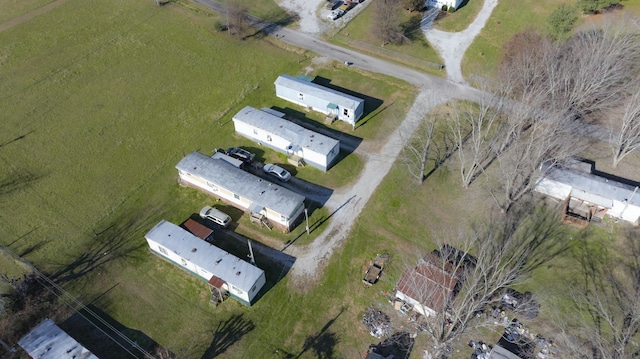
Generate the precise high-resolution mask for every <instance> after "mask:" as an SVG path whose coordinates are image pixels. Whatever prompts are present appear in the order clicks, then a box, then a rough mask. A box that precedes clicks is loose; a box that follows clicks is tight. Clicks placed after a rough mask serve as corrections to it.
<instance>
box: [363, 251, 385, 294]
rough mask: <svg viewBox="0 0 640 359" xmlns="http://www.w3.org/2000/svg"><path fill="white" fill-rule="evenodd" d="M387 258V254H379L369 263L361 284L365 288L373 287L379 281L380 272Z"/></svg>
mask: <svg viewBox="0 0 640 359" xmlns="http://www.w3.org/2000/svg"><path fill="white" fill-rule="evenodd" d="M388 258H389V255H388V254H381V255H379V256H377V257H376V258H375V259H374V260H372V261H371V263H370V264H369V268H368V269H367V271H366V272H365V273H364V278H363V279H362V283H364V285H365V286H366V287H370V286H372V285H374V284H375V283H376V282H377V281H378V279H380V275H382V270H383V269H384V263H385V262H386V261H387V259H388Z"/></svg>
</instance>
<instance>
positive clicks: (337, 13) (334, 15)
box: [327, 9, 344, 20]
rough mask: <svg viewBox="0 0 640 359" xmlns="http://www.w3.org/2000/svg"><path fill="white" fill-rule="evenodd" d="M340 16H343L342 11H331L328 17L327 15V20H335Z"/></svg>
mask: <svg viewBox="0 0 640 359" xmlns="http://www.w3.org/2000/svg"><path fill="white" fill-rule="evenodd" d="M342 15H344V11H342V10H340V9H336V10H333V11H332V12H331V13H330V14H329V15H327V18H329V19H331V20H335V19H337V18H339V17H340V16H342Z"/></svg>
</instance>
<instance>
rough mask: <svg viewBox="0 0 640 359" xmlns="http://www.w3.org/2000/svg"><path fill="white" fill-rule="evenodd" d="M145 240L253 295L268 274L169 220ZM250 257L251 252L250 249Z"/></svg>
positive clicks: (151, 232) (155, 228)
mask: <svg viewBox="0 0 640 359" xmlns="http://www.w3.org/2000/svg"><path fill="white" fill-rule="evenodd" d="M145 238H147V239H149V240H152V241H154V242H156V243H158V244H160V245H161V246H163V247H165V248H167V249H168V250H170V251H171V252H174V253H175V254H177V255H179V256H180V257H182V258H184V259H186V260H187V261H189V262H191V263H193V264H195V265H197V266H198V267H200V268H202V269H204V270H206V271H208V272H209V273H211V274H213V275H215V276H216V277H218V278H220V279H222V280H224V281H225V282H227V283H229V284H232V285H234V286H236V287H238V288H240V289H242V290H243V291H245V292H249V290H251V287H252V286H253V285H254V284H255V283H256V281H257V280H258V278H260V276H261V275H263V273H264V271H263V270H262V269H260V268H258V267H256V266H254V265H252V264H251V263H249V262H245V261H243V260H242V259H240V258H238V257H236V256H234V255H233V254H230V253H228V252H226V251H224V250H222V249H220V248H218V247H216V246H214V245H212V244H210V243H208V242H205V241H203V240H202V239H200V238H198V237H196V236H194V235H193V234H191V233H189V232H188V231H186V230H185V229H182V228H181V227H180V226H177V225H175V224H173V223H171V222H167V221H165V220H162V221H160V223H158V224H156V225H155V227H153V228H152V229H151V230H150V231H149V233H147V234H146V235H145ZM247 253H249V249H248V248H247Z"/></svg>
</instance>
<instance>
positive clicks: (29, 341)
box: [18, 319, 98, 359]
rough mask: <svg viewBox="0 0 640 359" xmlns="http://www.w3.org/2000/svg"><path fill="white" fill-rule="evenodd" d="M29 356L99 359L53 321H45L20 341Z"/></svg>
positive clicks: (52, 358)
mask: <svg viewBox="0 0 640 359" xmlns="http://www.w3.org/2000/svg"><path fill="white" fill-rule="evenodd" d="M18 345H20V347H22V349H24V350H25V351H26V352H27V353H28V354H29V356H31V357H32V358H38V359H61V358H76V359H98V357H97V356H95V355H93V354H92V353H91V352H90V351H89V350H87V349H86V348H85V347H83V346H82V345H81V344H80V343H78V342H77V341H76V340H75V339H73V338H72V337H70V336H69V334H67V333H66V332H65V331H64V330H62V329H60V327H58V326H57V325H56V323H54V322H53V320H51V319H45V320H44V321H43V322H42V323H40V324H38V326H37V327H35V328H33V329H32V330H31V331H30V332H29V333H27V335H25V336H24V337H22V339H20V341H18Z"/></svg>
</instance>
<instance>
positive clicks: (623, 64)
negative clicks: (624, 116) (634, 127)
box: [547, 19, 640, 118]
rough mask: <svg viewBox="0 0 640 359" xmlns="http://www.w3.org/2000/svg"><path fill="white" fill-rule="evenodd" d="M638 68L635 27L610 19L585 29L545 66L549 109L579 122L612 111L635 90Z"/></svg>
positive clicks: (639, 57) (639, 58)
mask: <svg viewBox="0 0 640 359" xmlns="http://www.w3.org/2000/svg"><path fill="white" fill-rule="evenodd" d="M639 64H640V40H639V39H638V26H637V24H635V23H634V22H632V21H619V20H618V21H616V20H614V19H609V21H604V22H603V23H602V25H599V24H590V25H588V26H585V27H583V28H581V29H579V30H578V31H577V32H576V34H575V35H574V36H572V37H571V38H569V39H568V40H567V41H566V42H564V43H562V44H560V45H559V46H557V51H556V55H555V61H554V62H553V63H548V64H547V67H548V71H547V72H548V76H549V85H550V88H549V96H550V98H549V99H550V105H551V106H553V107H554V108H556V109H560V108H565V109H567V110H568V111H571V112H575V114H576V115H577V116H578V117H580V118H586V117H587V116H589V115H591V114H598V113H601V112H602V111H606V110H609V109H611V108H614V107H616V106H617V105H619V104H620V101H621V99H623V98H624V95H625V94H626V93H628V92H629V89H630V86H635V81H634V80H635V74H636V73H637V71H638V66H639Z"/></svg>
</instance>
